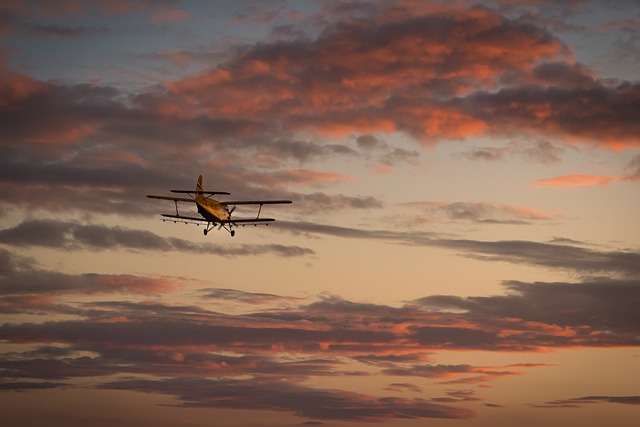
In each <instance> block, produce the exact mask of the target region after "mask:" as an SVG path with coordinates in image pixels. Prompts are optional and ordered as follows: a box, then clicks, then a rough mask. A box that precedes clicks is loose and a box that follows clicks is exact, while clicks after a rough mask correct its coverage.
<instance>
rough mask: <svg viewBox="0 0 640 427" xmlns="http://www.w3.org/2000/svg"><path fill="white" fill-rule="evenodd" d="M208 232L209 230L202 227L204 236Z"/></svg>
mask: <svg viewBox="0 0 640 427" xmlns="http://www.w3.org/2000/svg"><path fill="white" fill-rule="evenodd" d="M208 232H209V230H207V229H206V228H205V229H204V235H205V236H206V235H207V233H208Z"/></svg>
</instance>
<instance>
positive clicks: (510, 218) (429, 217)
mask: <svg viewBox="0 0 640 427" xmlns="http://www.w3.org/2000/svg"><path fill="white" fill-rule="evenodd" d="M402 205H403V206H406V207H411V208H414V207H417V208H418V209H419V210H420V212H421V214H420V215H419V217H418V218H416V221H418V222H433V221H437V220H439V219H440V220H442V219H446V220H451V221H470V222H475V223H479V224H531V223H532V222H542V221H550V220H552V219H553V218H554V217H555V215H554V214H551V213H545V212H541V211H537V210H535V209H532V208H527V207H517V206H511V205H506V204H502V205H494V204H491V203H470V202H453V203H447V202H412V203H403V204H402Z"/></svg>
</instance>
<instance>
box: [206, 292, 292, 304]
mask: <svg viewBox="0 0 640 427" xmlns="http://www.w3.org/2000/svg"><path fill="white" fill-rule="evenodd" d="M200 292H202V297H203V298H209V299H219V300H226V301H237V302H242V303H246V304H264V303H268V302H279V301H296V300H300V299H301V298H296V297H285V296H280V295H273V294H265V293H260V292H244V291H239V290H236V289H222V288H207V289H201V290H200Z"/></svg>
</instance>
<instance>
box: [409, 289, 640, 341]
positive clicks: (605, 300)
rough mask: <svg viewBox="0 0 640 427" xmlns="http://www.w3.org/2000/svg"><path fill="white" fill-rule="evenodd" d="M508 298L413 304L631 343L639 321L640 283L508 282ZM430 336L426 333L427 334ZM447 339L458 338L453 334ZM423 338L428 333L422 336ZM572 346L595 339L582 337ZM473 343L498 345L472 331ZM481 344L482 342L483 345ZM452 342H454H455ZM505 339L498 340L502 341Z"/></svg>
mask: <svg viewBox="0 0 640 427" xmlns="http://www.w3.org/2000/svg"><path fill="white" fill-rule="evenodd" d="M505 286H506V288H507V290H508V291H509V293H508V294H507V295H502V296H492V297H466V298H463V297H454V296H429V297H425V298H422V299H419V300H417V301H416V302H417V303H419V304H421V305H424V306H425V307H430V308H434V309H439V310H445V311H446V310H455V311H458V310H463V311H464V312H465V317H466V316H469V317H470V318H475V319H479V318H482V319H484V320H487V321H488V320H489V319H491V318H492V317H494V316H495V317H494V318H496V319H498V318H500V319H508V318H511V317H513V318H514V319H521V320H523V321H531V322H540V323H541V324H547V325H555V326H558V327H561V328H573V329H575V330H576V331H577V332H579V331H580V330H581V329H582V327H586V328H587V329H586V330H585V332H586V331H589V330H591V329H592V328H593V329H597V330H601V331H607V333H606V334H604V336H603V337H601V338H602V343H603V344H606V343H607V342H608V341H609V338H613V337H614V336H616V335H617V336H619V337H620V338H622V337H626V338H623V339H624V340H627V339H629V340H631V341H630V343H631V342H633V341H635V339H634V338H633V336H632V335H631V334H632V333H633V331H634V330H635V329H636V328H637V325H638V322H639V321H640V317H639V316H638V313H637V310H636V307H637V304H638V303H640V282H639V281H637V280H612V279H600V280H592V281H588V282H583V283H559V282H558V283H544V282H536V283H523V282H515V281H511V282H506V284H505ZM428 332H430V331H428ZM451 332H452V333H451V335H450V336H451V337H456V336H457V335H456V334H455V333H453V332H454V331H451ZM425 334H426V332H425ZM579 335H580V337H576V340H587V341H588V340H590V339H594V341H593V342H594V343H596V342H598V341H600V339H599V338H597V337H590V336H588V335H585V334H584V333H580V334H579ZM470 338H471V339H474V338H475V339H479V341H480V342H481V343H484V344H490V343H492V342H493V343H495V340H496V339H497V337H496V336H494V335H493V334H492V333H489V332H486V330H481V331H480V330H479V331H476V335H475V336H472V337H470ZM482 338H484V339H482ZM453 339H454V338H452V340H453ZM502 340H503V339H500V341H502Z"/></svg>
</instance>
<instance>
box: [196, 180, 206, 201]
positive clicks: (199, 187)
mask: <svg viewBox="0 0 640 427" xmlns="http://www.w3.org/2000/svg"><path fill="white" fill-rule="evenodd" d="M203 191H204V190H203V188H202V175H200V176H199V177H198V183H197V184H196V202H201V201H202V200H204V194H202V192H203Z"/></svg>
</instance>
